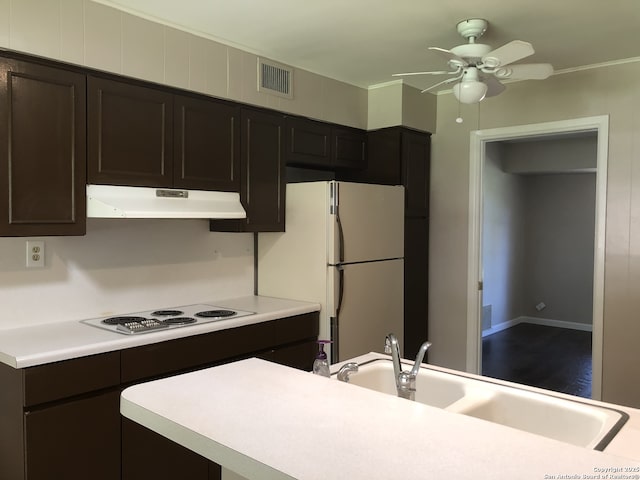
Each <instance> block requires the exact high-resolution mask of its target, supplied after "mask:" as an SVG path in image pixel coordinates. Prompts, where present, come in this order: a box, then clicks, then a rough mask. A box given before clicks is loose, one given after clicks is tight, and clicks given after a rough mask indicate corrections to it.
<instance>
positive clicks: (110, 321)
mask: <svg viewBox="0 0 640 480" xmlns="http://www.w3.org/2000/svg"><path fill="white" fill-rule="evenodd" d="M144 320H146V318H144V317H139V316H137V315H123V316H119V317H109V318H105V319H104V320H102V323H104V324H105V325H124V324H126V323H131V322H142V321H144Z"/></svg>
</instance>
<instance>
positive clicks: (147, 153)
mask: <svg viewBox="0 0 640 480" xmlns="http://www.w3.org/2000/svg"><path fill="white" fill-rule="evenodd" d="M87 111H88V114H87V115H88V152H89V154H88V155H89V158H88V177H89V183H98V184H116V185H137V186H148V187H171V186H173V149H172V145H173V98H172V95H171V94H169V93H167V92H164V91H162V90H157V89H154V88H149V87H146V86H141V85H137V84H130V83H125V82H119V81H115V80H109V79H106V78H99V77H93V76H89V77H88V110H87Z"/></svg>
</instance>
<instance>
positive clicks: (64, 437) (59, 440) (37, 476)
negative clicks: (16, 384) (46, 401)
mask: <svg viewBox="0 0 640 480" xmlns="http://www.w3.org/2000/svg"><path fill="white" fill-rule="evenodd" d="M119 405H120V392H119V391H117V390H116V391H113V392H109V393H103V394H101V395H97V396H92V397H87V398H82V399H79V400H73V401H70V402H66V403H63V404H59V405H55V406H52V407H47V408H43V409H41V410H34V411H30V412H26V413H25V448H26V467H25V471H26V478H27V479H28V480H51V479H53V478H64V479H65V480H86V479H88V478H90V479H91V480H119V479H120V407H119Z"/></svg>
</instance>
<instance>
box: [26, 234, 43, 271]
mask: <svg viewBox="0 0 640 480" xmlns="http://www.w3.org/2000/svg"><path fill="white" fill-rule="evenodd" d="M42 267H44V241H42V240H27V268H42Z"/></svg>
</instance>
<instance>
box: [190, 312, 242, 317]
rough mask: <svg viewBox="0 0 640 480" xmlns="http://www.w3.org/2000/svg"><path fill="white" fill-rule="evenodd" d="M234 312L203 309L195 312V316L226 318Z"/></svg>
mask: <svg viewBox="0 0 640 480" xmlns="http://www.w3.org/2000/svg"><path fill="white" fill-rule="evenodd" d="M235 314H236V312H234V311H233V310H205V311H204V312H198V313H196V317H201V318H226V317H233V316H234V315H235Z"/></svg>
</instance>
